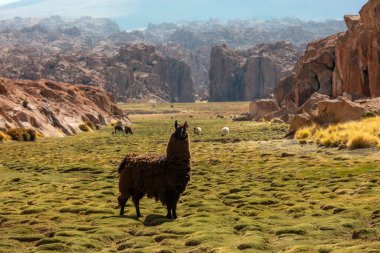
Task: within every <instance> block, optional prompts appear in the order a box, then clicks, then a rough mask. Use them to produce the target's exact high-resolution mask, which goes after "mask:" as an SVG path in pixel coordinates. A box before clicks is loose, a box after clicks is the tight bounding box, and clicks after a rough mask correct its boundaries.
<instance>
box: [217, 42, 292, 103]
mask: <svg viewBox="0 0 380 253" xmlns="http://www.w3.org/2000/svg"><path fill="white" fill-rule="evenodd" d="M297 59H298V53H297V51H296V50H295V49H294V48H293V46H292V45H291V44H290V43H287V42H279V43H276V44H262V45H258V46H256V47H254V48H251V49H249V50H246V51H242V50H234V49H231V48H228V47H227V46H226V45H221V46H214V47H213V48H212V50H211V63H210V65H211V67H210V101H249V100H254V99H260V98H268V97H269V96H270V95H271V93H272V92H273V89H274V88H275V87H276V85H277V83H278V82H279V81H280V79H282V78H284V77H285V76H287V75H289V74H290V73H291V70H292V68H293V65H294V64H295V62H296V61H297Z"/></svg>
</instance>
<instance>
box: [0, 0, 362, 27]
mask: <svg viewBox="0 0 380 253" xmlns="http://www.w3.org/2000/svg"><path fill="white" fill-rule="evenodd" d="M366 2H367V0H0V19H5V18H11V17H14V16H20V17H29V16H39V17H41V16H50V15H62V16H70V17H80V16H93V17H109V18H113V19H115V20H117V21H118V22H119V24H120V25H121V26H122V28H124V29H135V28H142V27H145V26H146V25H147V24H148V23H162V22H175V21H180V20H207V19H210V18H218V19H222V20H228V19H252V18H259V19H270V18H282V17H298V18H301V19H305V20H310V19H312V20H315V19H328V18H337V19H341V18H342V17H343V15H345V14H357V13H358V11H359V10H360V8H361V7H362V6H363V5H364V4H365V3H366Z"/></svg>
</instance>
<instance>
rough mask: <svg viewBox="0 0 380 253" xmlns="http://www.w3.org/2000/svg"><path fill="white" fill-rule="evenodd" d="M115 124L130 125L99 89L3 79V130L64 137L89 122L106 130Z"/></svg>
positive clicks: (0, 100) (0, 106) (0, 94)
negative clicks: (110, 123) (19, 130)
mask: <svg viewBox="0 0 380 253" xmlns="http://www.w3.org/2000/svg"><path fill="white" fill-rule="evenodd" d="M113 120H117V121H122V122H124V123H129V120H128V118H127V117H126V116H125V115H124V113H123V111H122V110H121V109H119V108H118V107H117V106H116V105H115V104H114V103H113V102H112V100H111V98H110V96H108V95H107V94H106V93H105V92H104V91H103V90H102V89H100V88H95V87H89V86H85V85H75V86H74V85H69V84H66V83H59V82H54V81H46V80H40V81H38V82H36V81H21V80H11V79H6V78H0V130H6V129H10V128H17V127H24V128H33V129H36V130H38V131H39V132H40V133H42V134H44V135H45V136H64V135H72V134H76V133H78V132H80V130H79V125H80V124H82V123H83V122H86V121H90V122H92V123H93V124H94V125H95V124H99V125H101V126H105V125H106V124H107V123H109V122H110V121H113Z"/></svg>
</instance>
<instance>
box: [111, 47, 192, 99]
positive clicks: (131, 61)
mask: <svg viewBox="0 0 380 253" xmlns="http://www.w3.org/2000/svg"><path fill="white" fill-rule="evenodd" d="M104 81H105V88H106V90H108V91H111V92H112V93H113V94H115V95H118V96H119V100H123V98H124V99H125V98H126V99H127V101H128V100H133V99H136V100H140V101H141V100H145V101H147V100H153V99H154V100H164V101H174V102H193V101H194V87H193V80H192V77H191V71H190V68H189V67H188V66H187V65H186V64H185V63H184V62H182V61H178V60H176V59H174V58H170V57H165V56H163V55H160V54H158V53H157V52H156V51H155V48H154V47H153V46H150V45H146V44H131V45H127V46H125V47H123V48H121V49H120V51H119V53H118V54H117V55H116V56H115V57H113V58H112V59H110V60H109V61H108V66H107V67H106V68H105V70H104Z"/></svg>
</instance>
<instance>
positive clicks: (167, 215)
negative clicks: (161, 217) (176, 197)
mask: <svg viewBox="0 0 380 253" xmlns="http://www.w3.org/2000/svg"><path fill="white" fill-rule="evenodd" d="M166 209H167V210H168V213H167V214H166V219H173V216H172V207H171V204H169V203H168V204H167V206H166Z"/></svg>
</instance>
